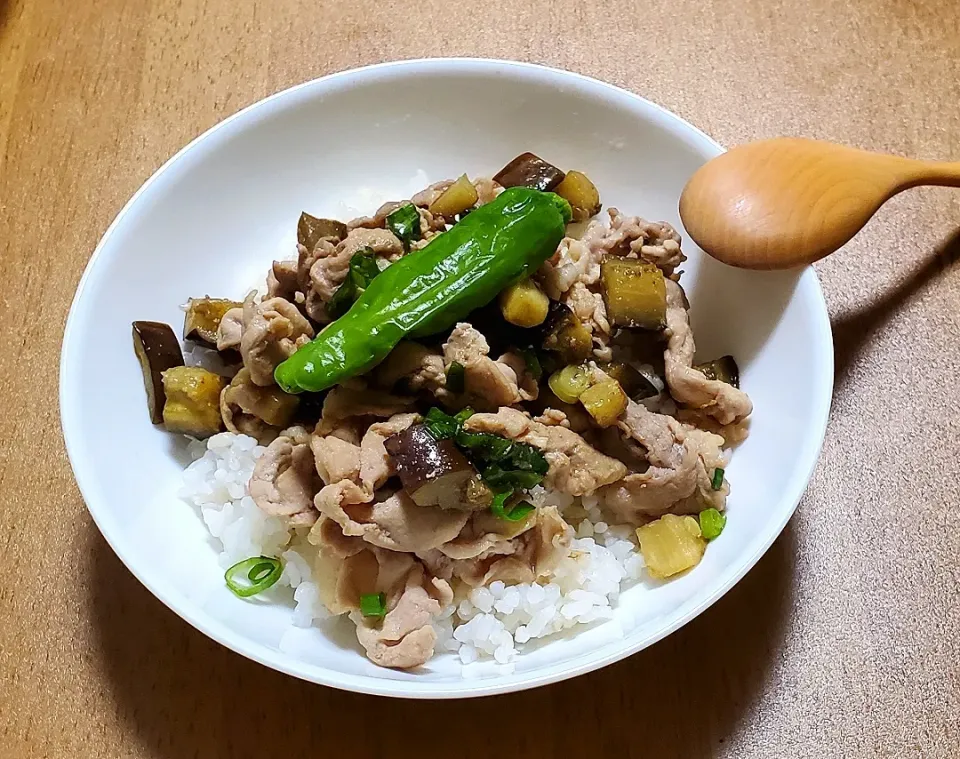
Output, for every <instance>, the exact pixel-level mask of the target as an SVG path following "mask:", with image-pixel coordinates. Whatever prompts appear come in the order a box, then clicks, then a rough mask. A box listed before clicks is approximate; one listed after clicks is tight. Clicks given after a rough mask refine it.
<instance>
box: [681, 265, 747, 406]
mask: <svg viewBox="0 0 960 759" xmlns="http://www.w3.org/2000/svg"><path fill="white" fill-rule="evenodd" d="M666 285H667V335H668V336H669V339H668V342H667V349H666V352H665V353H664V366H665V368H666V375H667V385H669V387H670V394H671V395H672V396H673V397H674V398H675V399H676V400H677V401H678V402H680V403H683V404H686V405H688V406H692V407H693V408H696V409H699V410H701V411H702V412H703V413H705V414H709V415H710V416H712V417H713V418H714V419H716V420H717V421H718V422H720V424H732V423H734V422H740V421H742V420H743V419H746V417H748V416H749V415H750V412H752V411H753V403H752V402H751V401H750V398H749V397H748V396H747V394H746V393H744V392H743V391H742V390H739V389H737V388H735V387H734V386H733V385H728V384H727V383H726V382H721V381H719V380H712V379H707V378H706V377H705V376H704V375H703V373H701V372H699V371H697V370H696V369H694V368H693V356H694V353H695V352H696V345H695V344H694V341H693V330H692V329H690V315H689V314H688V313H687V299H686V297H685V296H684V294H683V289H682V288H681V287H680V285H678V284H677V283H676V282H673V281H670V280H667V281H666Z"/></svg>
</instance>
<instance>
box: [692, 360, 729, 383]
mask: <svg viewBox="0 0 960 759" xmlns="http://www.w3.org/2000/svg"><path fill="white" fill-rule="evenodd" d="M693 368H694V369H696V370H697V371H698V372H702V373H703V374H704V375H706V377H707V379H712V380H720V381H721V382H726V383H727V384H728V385H733V386H734V387H740V367H738V366H737V362H736V361H734V359H733V356H721V357H720V358H715V359H714V360H713V361H707V362H706V363H704V364H697V365H696V366H694V367H693Z"/></svg>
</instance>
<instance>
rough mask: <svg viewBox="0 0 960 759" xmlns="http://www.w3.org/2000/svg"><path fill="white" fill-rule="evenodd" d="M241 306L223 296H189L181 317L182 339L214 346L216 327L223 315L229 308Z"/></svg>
mask: <svg viewBox="0 0 960 759" xmlns="http://www.w3.org/2000/svg"><path fill="white" fill-rule="evenodd" d="M242 306H243V304H242V303H239V302H237V301H235V300H225V299H223V298H191V299H190V300H189V301H187V313H186V315H185V316H184V317H183V339H184V340H201V341H203V342H205V343H207V344H209V345H211V346H213V347H216V345H217V329H219V327H220V320H221V319H223V315H224V314H225V313H227V311H229V310H230V309H231V308H241V307H242Z"/></svg>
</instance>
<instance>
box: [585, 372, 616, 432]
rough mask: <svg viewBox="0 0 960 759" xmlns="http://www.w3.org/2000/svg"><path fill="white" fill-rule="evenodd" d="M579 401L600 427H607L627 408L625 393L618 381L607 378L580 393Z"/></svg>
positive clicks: (614, 422)
mask: <svg viewBox="0 0 960 759" xmlns="http://www.w3.org/2000/svg"><path fill="white" fill-rule="evenodd" d="M580 403H581V404H582V405H583V407H584V408H585V409H586V410H587V413H588V414H590V416H592V417H593V420H594V421H595V422H596V423H597V424H598V425H599V426H600V427H609V426H611V425H613V424H616V423H617V419H619V418H620V415H621V414H622V413H623V412H624V411H626V410H627V394H626V393H625V392H623V388H622V387H620V383H619V382H617V381H616V380H615V379H607V380H604V381H603V382H598V383H597V384H596V385H592V386H591V387H588V388H587V389H586V390H584V391H583V392H582V393H580Z"/></svg>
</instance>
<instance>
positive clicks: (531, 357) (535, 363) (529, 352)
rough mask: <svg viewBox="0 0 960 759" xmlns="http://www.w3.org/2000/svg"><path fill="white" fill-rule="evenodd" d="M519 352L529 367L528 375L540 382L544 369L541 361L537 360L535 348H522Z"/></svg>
mask: <svg viewBox="0 0 960 759" xmlns="http://www.w3.org/2000/svg"><path fill="white" fill-rule="evenodd" d="M517 352H518V353H519V354H520V357H521V358H522V359H523V361H524V363H525V364H526V365H527V373H528V374H529V375H530V376H531V377H533V379H535V380H536V381H537V382H539V381H540V378H541V377H542V376H543V367H542V366H541V365H540V359H539V358H537V352H536V351H535V350H534V349H533V348H521V349H520V350H519V351H517Z"/></svg>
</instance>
